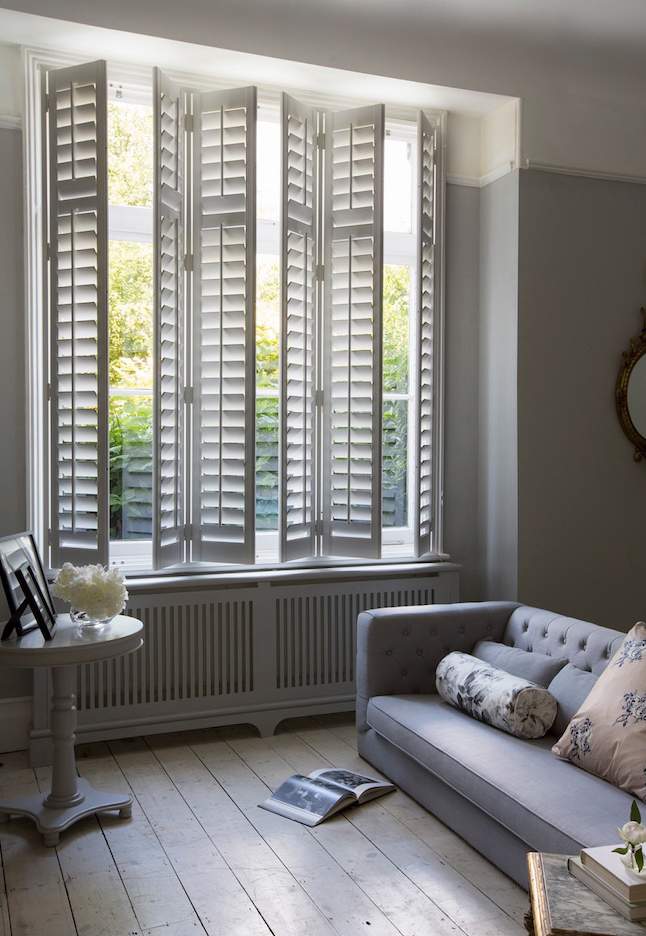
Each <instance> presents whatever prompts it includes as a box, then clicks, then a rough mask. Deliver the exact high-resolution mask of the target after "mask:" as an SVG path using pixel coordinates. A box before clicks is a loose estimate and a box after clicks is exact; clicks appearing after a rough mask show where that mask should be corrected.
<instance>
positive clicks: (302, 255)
mask: <svg viewBox="0 0 646 936" xmlns="http://www.w3.org/2000/svg"><path fill="white" fill-rule="evenodd" d="M281 124H282V130H281V132H282V191H281V198H282V217H281V265H282V281H281V342H280V343H281V425H280V471H279V475H280V492H281V496H280V547H281V561H283V562H285V561H288V560H290V559H301V558H305V557H309V556H313V555H314V553H315V515H314V510H315V498H314V491H315V478H314V474H315V472H314V469H315V459H314V457H313V446H314V431H315V429H314V426H315V410H314V393H315V388H316V374H315V335H314V331H315V327H316V320H315V303H316V288H315V283H314V276H315V268H316V263H317V223H318V219H317V211H316V201H317V191H316V186H317V153H316V142H317V112H316V111H315V110H314V109H313V108H311V107H307V106H306V105H304V104H302V103H300V102H299V101H296V100H295V99H294V98H292V97H290V96H289V95H287V94H283V96H282V111H281Z"/></svg>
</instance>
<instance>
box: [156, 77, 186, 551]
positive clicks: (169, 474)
mask: <svg viewBox="0 0 646 936" xmlns="http://www.w3.org/2000/svg"><path fill="white" fill-rule="evenodd" d="M154 82H155V88H154V117H155V226H154V231H155V289H156V310H155V355H156V359H155V391H154V397H155V402H154V407H155V433H154V435H155V472H154V473H155V480H154V509H153V515H154V531H153V535H154V541H153V550H154V557H155V567H156V568H160V567H163V566H168V565H174V564H175V563H177V562H182V561H183V559H184V558H185V542H184V529H185V527H184V523H185V514H184V324H185V323H184V230H183V216H184V95H183V92H182V91H181V89H180V88H179V87H178V86H177V85H176V84H175V83H174V82H172V81H170V80H169V79H168V78H167V77H166V76H165V75H163V74H162V73H161V72H160V71H159V69H157V68H156V69H155V70H154Z"/></svg>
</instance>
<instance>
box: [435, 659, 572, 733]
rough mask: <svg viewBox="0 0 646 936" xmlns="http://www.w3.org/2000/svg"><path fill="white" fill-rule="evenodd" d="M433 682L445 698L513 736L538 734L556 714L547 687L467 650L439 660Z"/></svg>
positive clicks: (548, 724) (548, 727) (549, 726)
mask: <svg viewBox="0 0 646 936" xmlns="http://www.w3.org/2000/svg"><path fill="white" fill-rule="evenodd" d="M435 684H436V686H437V691H438V693H439V694H440V695H441V696H442V698H443V699H444V700H445V702H448V703H449V704H450V705H453V706H455V708H459V709H462V711H464V712H466V713H467V714H468V715H471V717H472V718H477V719H478V720H479V721H482V722H486V723H487V724H488V725H494V726H495V727H496V728H501V729H502V730H503V731H506V732H507V733H508V734H512V735H516V737H517V738H542V737H543V735H544V734H546V733H547V732H548V731H549V730H550V728H551V727H552V723H553V721H554V719H555V718H556V708H557V706H556V699H554V698H553V696H551V695H550V694H549V692H548V691H547V689H544V688H542V687H541V686H537V685H535V684H534V683H531V682H529V680H527V679H522V678H521V677H520V676H512V674H511V673H506V672H505V671H504V670H500V669H496V668H495V666H491V665H490V664H489V663H484V662H483V661H482V660H479V659H477V658H476V657H473V656H470V654H468V653H458V652H457V651H456V652H454V653H449V655H448V656H445V657H444V659H443V660H440V662H439V664H438V667H437V670H436V671H435Z"/></svg>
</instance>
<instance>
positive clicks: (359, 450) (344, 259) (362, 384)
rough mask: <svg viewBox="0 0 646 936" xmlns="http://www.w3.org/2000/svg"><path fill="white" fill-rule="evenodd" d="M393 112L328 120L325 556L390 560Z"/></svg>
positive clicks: (360, 112)
mask: <svg viewBox="0 0 646 936" xmlns="http://www.w3.org/2000/svg"><path fill="white" fill-rule="evenodd" d="M383 141H384V109H383V106H381V105H378V106H375V107H367V108H358V109H356V110H352V111H344V112H341V113H335V114H329V115H328V128H327V147H326V149H327V185H326V199H327V211H326V262H325V272H326V286H327V289H326V292H327V301H326V320H325V329H326V378H327V380H326V400H327V411H326V416H325V439H324V451H325V459H326V469H327V478H326V481H325V483H324V491H323V494H324V551H325V553H326V554H328V555H338V556H365V557H372V558H378V557H379V555H380V553H381V410H382V405H381V399H382V389H381V305H382V295H381V291H382V265H383V247H382V228H383V221H382V213H383V145H384V143H383Z"/></svg>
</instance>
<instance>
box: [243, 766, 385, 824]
mask: <svg viewBox="0 0 646 936" xmlns="http://www.w3.org/2000/svg"><path fill="white" fill-rule="evenodd" d="M394 789H395V787H394V786H393V785H392V783H388V782H387V781H385V780H374V779H373V778H372V777H364V776H363V775H362V774H357V773H354V772H353V771H351V770H341V769H340V768H337V767H325V768H323V770H314V771H312V773H311V774H309V776H307V777H303V776H301V774H294V775H293V776H292V777H289V778H288V779H287V780H285V782H284V783H282V784H281V785H280V786H279V787H278V789H277V790H276V792H275V793H272V795H271V796H270V797H269V799H266V800H265V802H264V803H260V807H261V808H262V809H268V810H269V811H270V812H275V813H278V815H279V816H285V817H286V818H287V819H295V820H296V821H297V822H302V823H303V824H304V825H309V826H315V825H318V824H319V822H323V820H324V819H328V818H329V817H330V816H333V815H334V814H335V813H338V812H339V811H340V810H341V809H345V807H346V806H355V805H356V806H359V805H361V803H367V802H368V800H371V799H375V798H376V797H377V796H383V794H384V793H390V791H391V790H394Z"/></svg>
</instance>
